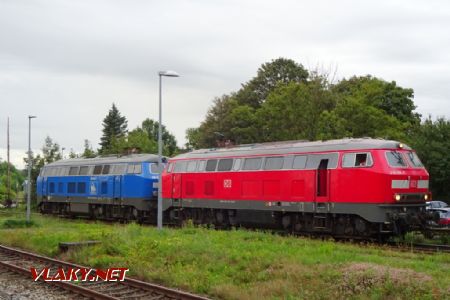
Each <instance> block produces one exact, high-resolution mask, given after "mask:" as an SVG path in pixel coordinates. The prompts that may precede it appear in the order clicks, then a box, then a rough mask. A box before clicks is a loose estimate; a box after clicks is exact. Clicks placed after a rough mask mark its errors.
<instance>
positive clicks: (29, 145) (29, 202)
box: [27, 116, 36, 222]
mask: <svg viewBox="0 0 450 300" xmlns="http://www.w3.org/2000/svg"><path fill="white" fill-rule="evenodd" d="M34 118H36V116H28V182H27V222H30V215H31V207H30V206H31V165H32V164H33V162H32V161H31V119H34Z"/></svg>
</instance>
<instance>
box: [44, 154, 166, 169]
mask: <svg viewBox="0 0 450 300" xmlns="http://www.w3.org/2000/svg"><path fill="white" fill-rule="evenodd" d="M165 159H166V158H165V157H163V161H164V160H165ZM142 162H156V163H157V162H158V155H155V154H132V155H127V156H121V157H117V156H107V157H95V158H71V159H62V160H58V161H55V162H52V163H50V164H48V165H46V167H59V166H80V165H98V164H117V163H142Z"/></svg>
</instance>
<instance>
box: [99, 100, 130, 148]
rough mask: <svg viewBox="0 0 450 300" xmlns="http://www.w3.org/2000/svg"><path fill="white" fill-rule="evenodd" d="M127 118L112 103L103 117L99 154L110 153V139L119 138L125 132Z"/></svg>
mask: <svg viewBox="0 0 450 300" xmlns="http://www.w3.org/2000/svg"><path fill="white" fill-rule="evenodd" d="M127 123H128V122H127V119H126V118H125V117H123V116H122V115H121V114H120V112H119V110H118V109H117V107H116V105H115V104H114V103H113V105H112V108H111V109H110V110H109V113H108V115H107V116H106V117H105V118H104V119H103V136H102V137H101V139H100V140H101V142H100V145H101V148H100V153H101V154H108V153H111V150H112V147H111V146H112V141H113V140H114V139H120V138H123V137H124V136H125V134H126V133H127Z"/></svg>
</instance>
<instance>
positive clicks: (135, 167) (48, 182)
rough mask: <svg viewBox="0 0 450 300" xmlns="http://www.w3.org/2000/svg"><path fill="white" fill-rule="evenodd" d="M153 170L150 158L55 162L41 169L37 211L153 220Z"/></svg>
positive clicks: (155, 190) (153, 157)
mask: <svg viewBox="0 0 450 300" xmlns="http://www.w3.org/2000/svg"><path fill="white" fill-rule="evenodd" d="M165 161H166V159H165V158H163V163H165ZM158 172H159V170H158V156H156V155H153V154H134V155H128V156H122V157H101V158H88V159H65V160H59V161H56V162H53V163H50V164H48V165H46V166H45V167H43V168H42V169H41V172H40V174H39V177H38V178H37V196H38V207H39V209H40V211H41V212H42V213H50V214H59V215H69V216H70V215H72V216H75V215H77V216H79V215H85V216H89V217H91V218H94V219H95V218H97V219H111V220H112V219H119V220H121V219H125V220H130V219H135V220H138V221H140V222H143V221H144V220H154V219H155V217H154V216H155V214H156V209H157V201H156V198H157V193H158V175H159V174H158Z"/></svg>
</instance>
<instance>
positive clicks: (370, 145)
mask: <svg viewBox="0 0 450 300" xmlns="http://www.w3.org/2000/svg"><path fill="white" fill-rule="evenodd" d="M399 144H400V143H399V142H397V141H391V140H383V139H371V138H360V139H340V140H329V141H315V142H309V141H283V142H270V143H258V144H246V145H238V146H233V147H227V148H211V149H199V150H194V151H191V152H188V153H184V154H180V155H178V156H175V157H174V159H192V158H211V157H232V156H250V155H276V154H289V153H310V152H333V151H341V150H369V149H398V146H399ZM403 149H406V150H411V148H410V147H409V146H407V145H405V144H403Z"/></svg>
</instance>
